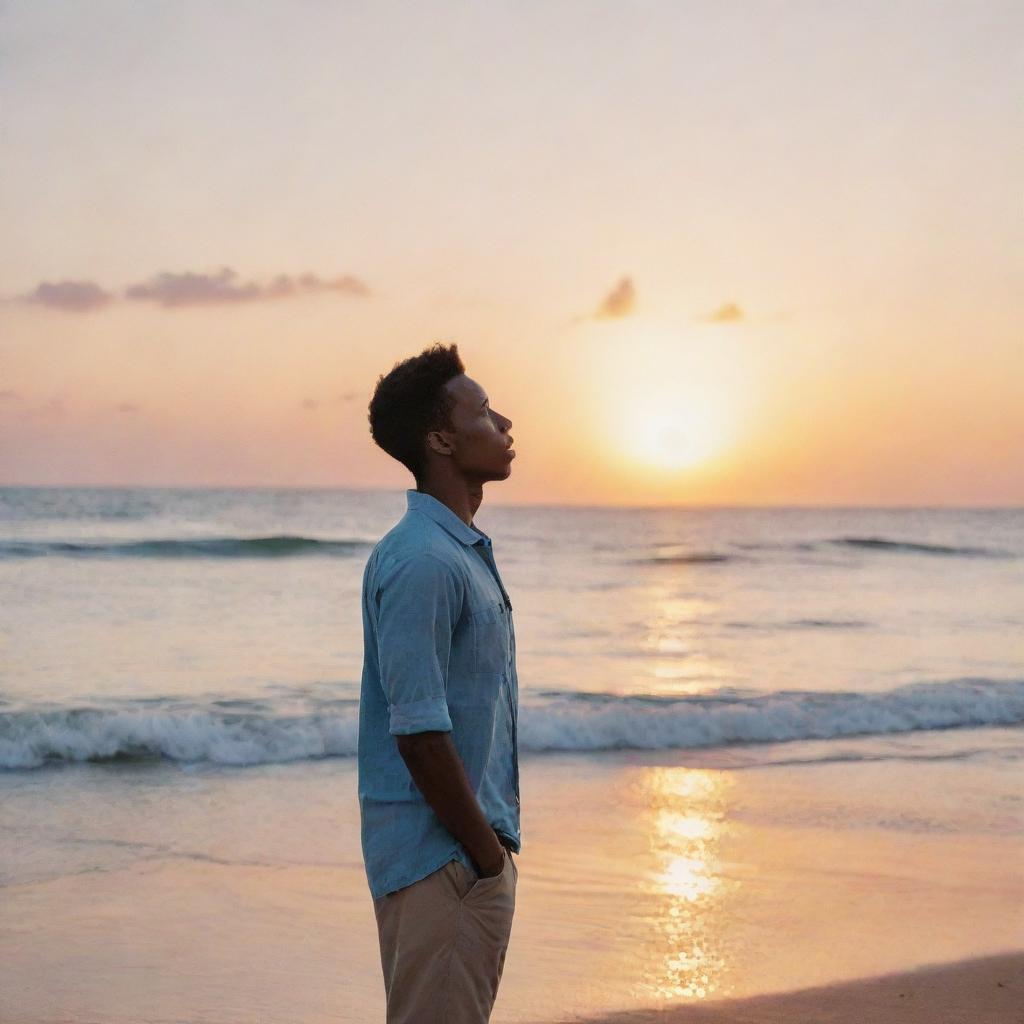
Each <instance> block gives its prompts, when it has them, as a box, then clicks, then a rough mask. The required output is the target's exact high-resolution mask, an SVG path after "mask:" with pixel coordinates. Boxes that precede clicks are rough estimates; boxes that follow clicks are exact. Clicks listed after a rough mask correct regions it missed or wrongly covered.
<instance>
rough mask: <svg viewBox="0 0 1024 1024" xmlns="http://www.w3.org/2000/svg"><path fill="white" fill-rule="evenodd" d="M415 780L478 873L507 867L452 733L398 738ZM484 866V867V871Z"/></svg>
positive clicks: (489, 874) (483, 875) (486, 874)
mask: <svg viewBox="0 0 1024 1024" xmlns="http://www.w3.org/2000/svg"><path fill="white" fill-rule="evenodd" d="M395 741H396V742H397V744H398V752H399V754H401V755H402V760H403V761H405V764H406V767H407V768H408V769H409V774H410V775H411V776H412V780H413V782H415V783H416V786H417V788H418V789H419V791H420V792H421V793H422V794H423V798H424V799H425V800H426V801H427V803H428V804H429V805H430V807H431V809H432V810H433V812H434V813H435V814H436V815H437V816H438V818H439V819H440V820H441V824H442V825H444V827H445V828H446V829H448V831H449V832H451V834H452V835H453V836H455V838H456V839H458V841H459V842H460V843H462V845H463V846H464V847H465V848H466V850H467V851H468V853H469V856H470V857H471V858H472V860H473V863H474V864H475V865H476V867H477V874H478V875H480V877H481V878H490V877H492V876H493V875H497V874H500V873H501V870H502V868H504V866H505V857H506V853H505V848H504V846H502V844H501V842H500V840H499V839H498V834H497V833H496V832H495V831H494V829H493V828H491V825H490V823H489V822H488V821H487V819H486V818H485V817H484V812H483V811H482V810H481V808H480V802H479V801H478V800H477V798H476V794H475V793H474V792H473V789H472V787H471V786H470V784H469V779H467V778H466V769H465V767H464V766H463V764H462V758H460V757H459V752H458V751H457V750H456V749H455V744H454V743H453V742H452V734H451V733H450V732H438V731H436V730H434V731H430V732H416V733H410V734H408V735H399V736H396V737H395ZM481 869H482V870H481Z"/></svg>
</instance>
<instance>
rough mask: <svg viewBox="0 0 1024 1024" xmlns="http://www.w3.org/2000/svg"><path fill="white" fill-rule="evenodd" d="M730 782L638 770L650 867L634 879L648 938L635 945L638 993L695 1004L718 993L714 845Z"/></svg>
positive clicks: (722, 963) (721, 965) (718, 871)
mask: <svg viewBox="0 0 1024 1024" xmlns="http://www.w3.org/2000/svg"><path fill="white" fill-rule="evenodd" d="M732 784H733V783H732V780H731V779H730V777H729V776H728V775H727V774H726V773H724V772H716V771H706V770H702V769H691V768H676V767H651V768H647V769H644V771H643V773H642V775H641V778H640V782H639V787H640V792H639V796H640V802H641V803H642V805H643V806H644V808H645V809H646V815H647V818H648V827H649V831H648V834H649V837H650V851H651V855H652V858H653V868H652V870H651V871H649V872H648V873H647V875H646V877H644V878H643V879H642V880H641V882H640V889H641V900H642V903H643V907H644V909H643V911H642V912H643V913H644V915H645V917H646V921H645V925H646V928H645V931H646V934H647V935H648V941H647V942H646V943H645V945H644V948H642V949H640V950H638V951H637V952H638V955H639V958H640V964H641V972H640V973H641V977H642V980H641V982H640V984H639V986H638V987H637V989H636V991H635V993H634V994H635V995H636V996H638V997H640V998H650V997H652V996H653V997H654V998H656V999H658V1000H663V1001H679V1000H685V1001H695V1000H700V999H704V998H706V997H708V996H710V995H712V994H713V993H714V994H724V993H722V991H721V990H722V988H723V982H724V975H725V971H726V966H727V964H726V958H725V953H724V950H725V944H724V934H723V932H724V929H725V917H726V914H725V911H724V902H725V900H726V899H727V898H728V897H729V896H730V894H731V893H732V891H733V889H734V887H735V884H736V883H735V882H732V881H730V880H729V879H728V878H726V877H724V875H723V872H722V865H721V862H720V852H719V851H720V845H721V841H722V836H723V832H724V828H725V806H726V802H727V795H728V790H729V789H730V788H731V786H732Z"/></svg>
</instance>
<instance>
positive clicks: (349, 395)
mask: <svg viewBox="0 0 1024 1024" xmlns="http://www.w3.org/2000/svg"><path fill="white" fill-rule="evenodd" d="M358 397H359V392H358V391H345V392H342V394H340V395H338V396H337V399H336V401H339V402H352V401H355V399H357V398H358Z"/></svg>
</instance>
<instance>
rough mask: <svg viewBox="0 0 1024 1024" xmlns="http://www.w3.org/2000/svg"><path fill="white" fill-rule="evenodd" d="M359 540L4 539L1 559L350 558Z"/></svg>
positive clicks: (280, 537)
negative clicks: (51, 557)
mask: <svg viewBox="0 0 1024 1024" xmlns="http://www.w3.org/2000/svg"><path fill="white" fill-rule="evenodd" d="M367 546H368V545H367V543H366V542H365V541H359V540H320V539H317V538H316V537H303V536H299V535H295V534H286V533H285V534H274V535H271V536H267V537H168V538H156V539H153V540H126V541H97V542H85V541H63V540H52V541H3V542H0V558H45V557H47V556H64V557H69V558H83V557H84V558H89V557H98V558H284V557H289V556H291V555H307V554H316V555H329V556H335V557H347V556H349V555H352V554H354V553H355V552H357V551H360V550H362V549H363V548H365V547H367Z"/></svg>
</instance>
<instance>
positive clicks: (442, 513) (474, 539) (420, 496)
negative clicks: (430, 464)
mask: <svg viewBox="0 0 1024 1024" xmlns="http://www.w3.org/2000/svg"><path fill="white" fill-rule="evenodd" d="M405 498H406V505H407V507H408V508H409V509H410V510H412V511H415V512H422V513H423V514H424V515H427V516H429V517H430V518H431V519H433V520H434V522H435V523H437V524H438V525H439V526H443V527H444V528H445V529H446V530H447V531H448V532H449V533H450V534H451V535H452V536H453V537H454V538H455V539H456V540H461V541H462V543H463V544H469V545H473V544H479V543H481V541H482V542H483V543H484V545H486V546H490V543H491V538H490V537H488V536H487V534H486V533H484V531H483V530H481V529H479V527H476V526H470V525H469V524H467V523H465V522H464V521H463V520H461V519H460V518H459V517H458V516H457V515H456V514H455V513H454V512H453V511H452V510H451V509H450V508H449V507H448V506H447V505H446V504H445V503H444V502H443V501H438V500H437V498H435V497H434V496H433V495H432V494H427V493H426V492H425V491H417V490H416V489H415V488H413V487H409V488H406V491H405Z"/></svg>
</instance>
